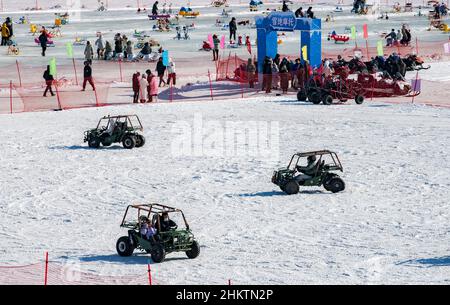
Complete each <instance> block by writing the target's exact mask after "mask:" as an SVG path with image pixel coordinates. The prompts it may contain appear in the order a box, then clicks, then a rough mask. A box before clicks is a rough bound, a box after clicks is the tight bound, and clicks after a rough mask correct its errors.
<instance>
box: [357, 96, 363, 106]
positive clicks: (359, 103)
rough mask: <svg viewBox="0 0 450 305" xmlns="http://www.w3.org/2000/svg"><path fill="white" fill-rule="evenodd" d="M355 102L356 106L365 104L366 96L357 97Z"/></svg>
mask: <svg viewBox="0 0 450 305" xmlns="http://www.w3.org/2000/svg"><path fill="white" fill-rule="evenodd" d="M355 102H356V104H358V105H361V104H362V103H363V102H364V96H362V95H357V96H355Z"/></svg>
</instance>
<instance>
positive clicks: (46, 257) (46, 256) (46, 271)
mask: <svg viewBox="0 0 450 305" xmlns="http://www.w3.org/2000/svg"><path fill="white" fill-rule="evenodd" d="M47 279H48V252H45V272H44V285H45V286H47Z"/></svg>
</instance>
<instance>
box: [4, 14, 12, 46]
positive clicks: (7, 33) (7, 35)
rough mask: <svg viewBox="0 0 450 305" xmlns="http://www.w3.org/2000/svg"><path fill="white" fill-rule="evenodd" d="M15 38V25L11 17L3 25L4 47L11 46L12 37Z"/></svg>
mask: <svg viewBox="0 0 450 305" xmlns="http://www.w3.org/2000/svg"><path fill="white" fill-rule="evenodd" d="M12 36H13V24H12V21H11V18H10V17H6V19H5V21H4V22H3V24H2V46H7V45H9V44H10V41H11V37H12Z"/></svg>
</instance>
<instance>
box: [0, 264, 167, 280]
mask: <svg viewBox="0 0 450 305" xmlns="http://www.w3.org/2000/svg"><path fill="white" fill-rule="evenodd" d="M80 267H81V266H78V265H74V264H62V263H58V262H52V261H49V262H48V265H47V264H46V263H45V262H42V263H37V264H31V265H26V266H0V284H1V285H150V283H151V285H159V284H162V283H161V282H160V281H159V280H155V278H154V275H151V274H150V277H149V271H148V268H147V266H146V265H142V269H143V270H142V272H141V273H140V274H136V275H120V276H113V275H103V274H96V273H90V272H84V271H82V270H80V269H81V268H80Z"/></svg>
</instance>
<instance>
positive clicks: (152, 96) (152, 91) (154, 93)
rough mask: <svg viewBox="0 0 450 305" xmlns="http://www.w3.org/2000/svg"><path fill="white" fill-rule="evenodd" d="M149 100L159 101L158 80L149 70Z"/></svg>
mask: <svg viewBox="0 0 450 305" xmlns="http://www.w3.org/2000/svg"><path fill="white" fill-rule="evenodd" d="M148 73H149V74H148V78H147V82H148V89H147V90H148V102H149V103H152V102H157V101H158V80H157V79H156V76H155V75H154V74H153V73H152V72H151V71H150V70H148Z"/></svg>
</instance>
